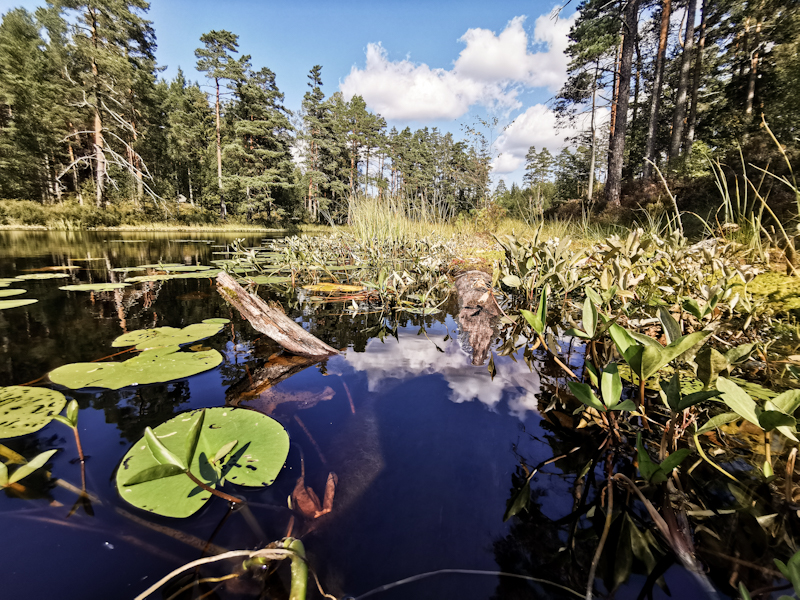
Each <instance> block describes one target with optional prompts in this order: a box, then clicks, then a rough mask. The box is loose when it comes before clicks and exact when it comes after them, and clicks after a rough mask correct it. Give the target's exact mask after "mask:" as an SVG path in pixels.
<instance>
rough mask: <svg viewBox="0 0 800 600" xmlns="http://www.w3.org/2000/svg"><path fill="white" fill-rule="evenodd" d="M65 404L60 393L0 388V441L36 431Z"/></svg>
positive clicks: (44, 390)
mask: <svg viewBox="0 0 800 600" xmlns="http://www.w3.org/2000/svg"><path fill="white" fill-rule="evenodd" d="M66 404H67V399H66V398H65V397H64V394H62V393H61V392H57V391H55V390H49V389H47V388H40V387H27V386H21V385H11V386H8V387H2V388H0V438H10V437H17V436H19V435H25V434H26V433H33V432H34V431H39V430H40V429H41V428H42V427H44V426H45V425H47V424H48V423H49V422H50V421H51V420H52V419H53V417H54V416H55V415H57V414H58V413H60V412H61V411H62V410H63V409H64V406H66Z"/></svg>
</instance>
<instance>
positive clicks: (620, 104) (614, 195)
mask: <svg viewBox="0 0 800 600" xmlns="http://www.w3.org/2000/svg"><path fill="white" fill-rule="evenodd" d="M638 16H639V0H630V1H629V2H628V4H627V6H626V7H625V24H624V27H625V30H624V31H625V33H624V37H623V41H622V53H621V56H620V61H619V86H618V93H617V110H616V113H617V116H616V119H615V125H614V133H613V135H612V136H611V141H610V143H609V145H608V146H609V147H608V177H607V180H606V201H607V202H608V204H609V205H611V206H619V197H620V191H621V188H622V163H623V160H624V158H625V133H626V130H627V126H628V100H629V98H630V92H631V66H632V63H633V46H634V43H635V41H636V31H637V28H638V19H637V17H638Z"/></svg>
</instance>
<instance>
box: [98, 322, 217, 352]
mask: <svg viewBox="0 0 800 600" xmlns="http://www.w3.org/2000/svg"><path fill="white" fill-rule="evenodd" d="M223 325H224V323H205V322H203V323H193V324H192V325H187V326H186V327H184V328H183V329H178V328H176V327H155V328H153V329H137V330H136V331H129V332H128V333H123V334H122V335H121V336H119V337H118V338H117V339H115V340H114V341H113V342H111V345H112V346H113V347H114V348H124V347H125V346H136V349H137V350H150V349H152V348H165V347H167V346H183V345H184V344H191V343H193V342H199V341H200V340H204V339H206V338H209V337H211V336H212V335H216V334H217V333H219V332H220V331H222V326H223Z"/></svg>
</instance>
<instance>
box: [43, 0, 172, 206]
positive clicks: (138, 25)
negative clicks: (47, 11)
mask: <svg viewBox="0 0 800 600" xmlns="http://www.w3.org/2000/svg"><path fill="white" fill-rule="evenodd" d="M54 6H55V8H56V9H57V10H64V11H66V12H67V14H68V19H67V20H68V22H70V23H72V24H73V25H72V42H73V44H74V50H75V52H74V60H73V63H72V64H71V65H69V67H68V68H67V70H66V71H67V74H68V77H69V81H70V83H71V84H72V86H73V87H74V89H75V90H76V91H77V92H79V93H80V94H81V95H82V97H83V103H82V104H83V108H84V109H85V110H86V111H87V113H88V117H89V123H88V124H87V125H88V126H87V127H86V128H87V129H89V130H91V132H92V137H93V139H92V144H93V147H92V160H93V162H94V166H95V194H96V195H95V201H96V203H97V205H98V206H101V205H103V204H105V203H106V202H107V197H106V188H107V183H108V181H113V179H112V178H111V173H110V171H109V166H110V165H113V166H115V167H117V168H118V169H120V170H121V171H123V172H128V173H131V174H134V176H136V177H138V178H139V179H141V174H142V172H145V171H146V167H145V166H144V164H143V161H142V160H141V157H140V156H139V155H138V154H137V153H136V152H135V151H134V150H133V148H132V143H131V142H132V141H133V140H132V138H135V137H136V128H135V124H134V123H132V121H131V119H130V117H131V115H132V114H134V113H135V112H136V111H137V109H138V108H139V106H138V105H139V104H140V102H142V101H143V100H142V99H141V98H140V97H138V96H137V95H136V94H132V90H133V88H134V87H135V85H136V83H137V82H139V83H141V81H142V80H143V79H149V81H151V82H152V81H153V79H154V74H153V71H154V69H155V58H154V54H153V53H154V51H155V47H156V40H155V34H154V32H153V28H152V22H151V21H148V20H146V19H144V18H143V16H142V14H144V13H146V12H147V11H148V10H149V8H150V4H149V3H148V2H146V1H145V0H104V1H103V2H98V1H97V0H55V2H54Z"/></svg>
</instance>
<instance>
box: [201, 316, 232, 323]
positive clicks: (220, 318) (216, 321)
mask: <svg viewBox="0 0 800 600" xmlns="http://www.w3.org/2000/svg"><path fill="white" fill-rule="evenodd" d="M230 322H231V320H230V319H225V318H223V317H214V318H213V319H203V323H207V324H209V325H227V324H228V323H230Z"/></svg>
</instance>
